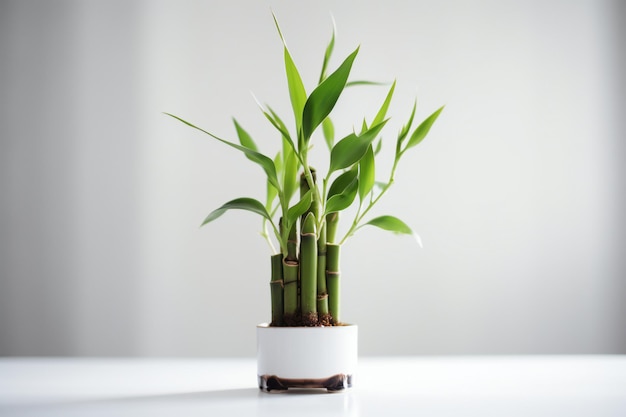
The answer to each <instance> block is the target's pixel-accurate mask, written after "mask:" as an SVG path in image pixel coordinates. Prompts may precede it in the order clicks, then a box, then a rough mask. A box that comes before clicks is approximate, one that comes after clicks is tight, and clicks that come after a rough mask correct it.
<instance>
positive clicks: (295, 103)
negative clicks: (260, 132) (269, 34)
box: [272, 13, 306, 130]
mask: <svg viewBox="0 0 626 417" xmlns="http://www.w3.org/2000/svg"><path fill="white" fill-rule="evenodd" d="M272 16H273V17H274V23H275V24H276V29H277V30H278V34H279V35H280V39H281V41H282V42H283V49H284V56H285V72H286V74H287V86H288V87H289V98H290V99H291V107H292V108H293V114H294V116H295V119H296V130H300V126H302V110H303V109H304V103H305V102H306V90H305V89H304V84H303V83H302V78H301V77H300V73H299V72H298V68H297V67H296V64H295V63H294V62H293V59H292V58H291V54H290V53H289V50H288V49H287V43H286V42H285V38H284V37H283V33H282V31H281V30H280V26H279V25H278V20H277V19H276V16H275V15H274V14H273V13H272Z"/></svg>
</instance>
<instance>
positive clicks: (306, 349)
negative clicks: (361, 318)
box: [257, 324, 358, 392]
mask: <svg viewBox="0 0 626 417" xmlns="http://www.w3.org/2000/svg"><path fill="white" fill-rule="evenodd" d="M357 354H358V327H357V326H356V325H352V324H350V325H341V326H330V327H270V326H269V325H267V324H260V325H258V326H257V375H258V378H259V388H260V389H261V390H263V391H266V392H270V391H285V390H287V389H288V388H326V389H327V390H328V391H341V390H344V389H346V388H349V387H351V386H352V379H353V374H354V372H355V371H356V364H357Z"/></svg>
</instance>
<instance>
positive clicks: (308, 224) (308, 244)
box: [300, 213, 318, 326]
mask: <svg viewBox="0 0 626 417" xmlns="http://www.w3.org/2000/svg"><path fill="white" fill-rule="evenodd" d="M300 306H301V311H302V324H303V325H305V326H315V325H317V322H318V317H317V234H316V227H315V215H314V214H313V213H309V214H307V216H306V219H305V220H304V223H303V224H302V232H301V237H300Z"/></svg>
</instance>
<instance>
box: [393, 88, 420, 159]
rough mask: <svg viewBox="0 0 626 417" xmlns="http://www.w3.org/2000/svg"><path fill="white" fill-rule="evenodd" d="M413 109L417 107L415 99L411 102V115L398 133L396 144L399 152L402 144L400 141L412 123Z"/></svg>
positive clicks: (405, 135) (407, 132)
mask: <svg viewBox="0 0 626 417" xmlns="http://www.w3.org/2000/svg"><path fill="white" fill-rule="evenodd" d="M415 109H417V100H415V101H414V102H413V110H411V116H410V117H409V121H408V122H407V123H406V124H405V125H404V126H403V127H402V130H400V133H399V134H398V145H397V147H396V148H397V152H400V147H401V146H402V142H403V141H404V139H405V138H406V137H407V135H408V134H409V130H410V129H411V125H412V124H413V118H414V117H415Z"/></svg>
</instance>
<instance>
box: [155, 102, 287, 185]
mask: <svg viewBox="0 0 626 417" xmlns="http://www.w3.org/2000/svg"><path fill="white" fill-rule="evenodd" d="M165 114H166V115H168V116H170V117H173V118H174V119H176V120H178V121H180V122H182V123H184V124H186V125H187V126H189V127H193V128H194V129H196V130H199V131H200V132H202V133H206V134H207V135H209V136H211V137H212V138H214V139H217V140H218V141H220V142H222V143H224V144H226V145H228V146H230V147H233V148H235V149H237V150H240V151H241V152H243V153H244V154H245V155H246V156H247V157H248V158H249V159H250V160H251V161H253V162H255V163H256V164H258V165H259V166H261V168H263V170H264V171H265V175H267V179H268V181H269V182H270V183H271V184H272V185H273V186H274V187H276V189H280V183H279V182H278V175H277V174H276V166H275V165H274V161H272V160H271V158H268V157H267V156H265V155H263V154H262V153H259V152H257V151H255V150H252V149H249V148H246V147H245V146H241V145H237V144H236V143H232V142H229V141H227V140H224V139H222V138H220V137H218V136H216V135H214V134H213V133H210V132H207V131H206V130H204V129H202V128H199V127H198V126H195V125H193V124H191V123H189V122H187V121H185V120H183V119H181V118H180V117H178V116H174V115H173V114H170V113H165Z"/></svg>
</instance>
